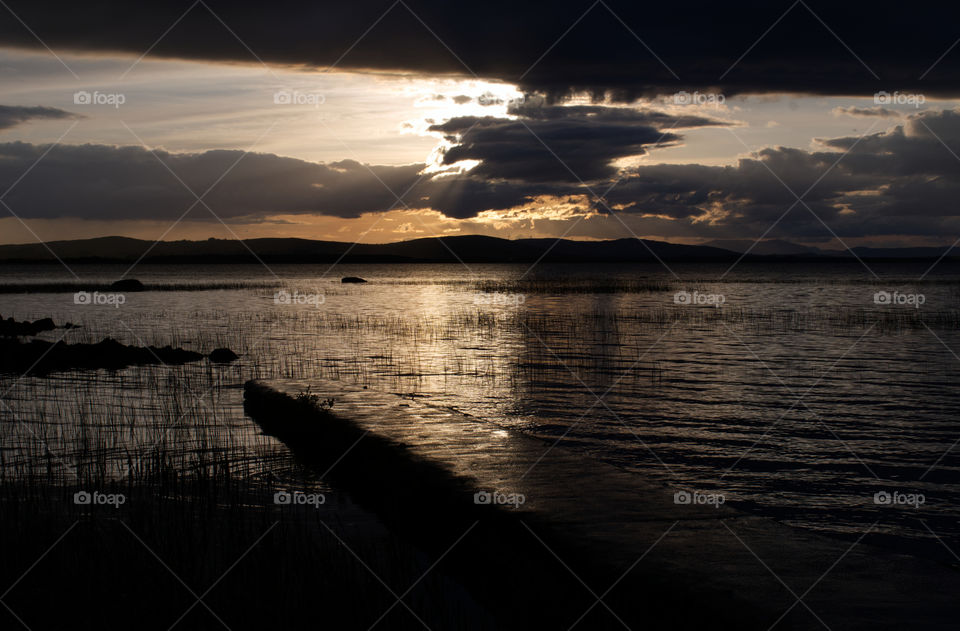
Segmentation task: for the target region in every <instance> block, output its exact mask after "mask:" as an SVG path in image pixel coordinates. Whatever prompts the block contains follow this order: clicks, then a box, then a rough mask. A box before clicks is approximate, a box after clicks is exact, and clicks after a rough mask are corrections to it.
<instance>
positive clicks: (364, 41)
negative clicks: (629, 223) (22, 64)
mask: <svg viewBox="0 0 960 631" xmlns="http://www.w3.org/2000/svg"><path fill="white" fill-rule="evenodd" d="M8 5H9V7H10V9H12V11H13V12H15V13H16V15H17V16H19V17H20V18H21V19H22V20H23V22H24V23H26V24H27V25H29V27H30V29H31V30H32V31H33V32H34V33H36V35H37V37H39V38H41V39H43V41H44V42H45V43H46V44H48V45H50V46H51V47H52V48H54V49H55V50H58V51H63V50H67V49H80V50H88V51H89V50H94V51H122V52H126V53H129V54H132V55H140V54H141V53H143V52H144V51H147V50H148V49H150V48H151V46H152V45H153V44H154V43H155V42H157V40H158V38H160V40H159V42H157V43H156V46H155V47H153V48H152V49H151V54H152V55H157V56H166V57H175V58H190V59H211V60H231V61H254V59H253V55H252V54H251V52H250V51H253V53H255V54H256V55H257V56H258V57H260V58H261V59H263V60H265V61H267V62H275V63H286V64H297V65H299V64H303V65H308V66H313V65H315V66H320V67H326V66H329V65H331V64H333V63H337V64H338V67H340V68H347V69H350V68H354V69H356V68H372V69H382V70H407V71H415V72H424V73H446V72H455V73H464V72H467V71H466V70H465V69H464V64H465V65H466V66H467V67H469V68H470V69H471V71H473V72H476V73H477V74H478V75H480V76H483V77H489V78H499V79H503V80H506V81H510V82H518V81H519V82H521V85H522V86H523V87H524V88H526V89H528V90H531V91H538V92H543V93H547V94H550V95H552V96H553V97H559V96H562V95H564V94H567V93H568V92H569V91H570V90H573V89H584V90H588V91H591V92H593V93H594V94H597V95H599V94H603V93H606V94H608V95H613V96H614V97H616V98H619V99H631V98H633V97H636V96H638V95H649V94H652V93H659V94H664V93H672V92H674V91H676V90H680V89H686V88H690V87H694V88H695V87H703V86H716V87H718V88H719V89H721V90H722V91H724V92H725V93H726V94H728V95H729V94H734V93H740V92H782V91H798V92H812V93H829V94H844V95H866V94H872V93H874V92H877V91H880V90H887V91H889V90H891V89H898V90H912V91H921V92H925V93H927V94H930V95H932V94H951V95H957V94H960V53H958V52H957V51H953V52H952V53H950V54H947V55H945V56H943V55H944V53H945V52H946V51H947V50H948V49H949V48H950V46H951V45H952V44H953V43H954V42H955V41H956V38H957V33H956V29H955V24H956V19H955V17H956V16H955V13H954V7H953V6H952V5H951V4H950V3H933V4H931V3H928V4H927V5H924V6H923V8H922V10H920V9H919V8H916V7H907V6H904V5H903V4H902V3H893V2H867V1H865V0H853V1H851V2H842V3H838V2H828V1H827V0H807V1H806V2H799V3H791V2H775V3H757V2H740V3H728V2H716V1H715V0H694V1H693V2H684V3H682V4H678V3H646V2H643V3H641V2H634V1H630V0H607V1H606V2H605V3H590V2H582V3H579V2H577V3H574V2H567V3H558V2H553V1H551V2H515V1H514V0H509V1H507V0H490V1H488V2H483V3H457V2H449V1H446V0H430V1H424V0H408V1H407V2H406V4H404V3H396V4H394V3H392V2H391V0H355V1H354V2H350V3H302V2H293V1H291V0H278V1H276V2H270V3H262V2H252V1H237V0H207V2H206V4H204V3H198V4H195V5H194V4H192V3H191V2H190V1H189V0H185V1H183V2H166V1H164V2H161V1H160V0H147V1H145V2H137V3H130V2H121V1H120V0H100V1H97V2H91V3H84V4H83V5H82V9H81V8H80V5H77V3H75V2H67V1H66V0H51V1H47V2H35V1H33V0H9V2H8ZM191 6H192V7H193V8H192V9H191V10H190V11H189V13H188V14H187V15H186V16H185V17H183V19H182V20H180V21H179V22H177V20H178V19H179V18H181V16H183V14H184V12H185V11H187V9H188V8H190V7H191ZM207 6H209V7H210V9H211V10H212V11H213V12H214V13H215V14H216V17H214V15H212V14H211V13H210V12H209V11H208V10H207ZM407 7H409V10H408V8H407ZM588 9H589V11H588ZM388 10H389V11H388ZM411 11H412V12H413V13H411ZM385 12H386V15H384V13H385ZM585 12H587V13H586V15H584V13H585ZM414 14H415V15H414ZM891 16H896V19H891ZM381 18H382V19H381ZM221 20H222V23H221ZM378 20H379V21H378ZM421 20H422V22H421ZM578 20H579V21H578ZM175 23H176V25H175V26H173V27H172V28H171V29H170V31H169V33H167V34H166V35H164V32H165V31H166V30H167V29H168V28H169V27H171V25H174V24H175ZM225 24H226V26H225ZM574 24H575V26H574ZM371 26H372V28H371ZM227 27H229V30H228V28H227ZM571 27H573V28H571ZM368 29H369V33H367V34H366V35H365V36H364V33H366V32H367V31H368ZM568 29H569V31H568ZM231 31H232V33H231ZM768 31H769V32H768ZM234 34H235V36H234ZM434 34H435V35H436V37H434ZM161 35H164V36H163V37H162V38H161ZM361 36H363V37H362V38H361ZM37 37H34V35H33V34H32V33H31V32H30V30H28V29H27V28H25V27H24V26H23V24H21V23H20V21H19V20H16V19H12V18H10V16H8V19H4V20H0V43H2V44H6V45H16V46H29V47H34V48H38V49H42V45H41V44H40V43H39V41H38V39H37ZM437 38H439V39H440V40H442V43H441V42H440V41H438V39H437ZM238 39H239V40H241V41H242V43H241V41H238ZM358 39H359V40H360V41H359V42H358V41H357V40H358ZM354 44H356V45H354ZM248 47H249V50H248ZM448 47H449V48H448ZM451 51H452V52H451ZM941 56H943V59H942V60H940V61H939V62H938V63H936V65H935V67H934V68H933V69H932V70H930V71H929V72H928V69H929V68H930V67H931V66H934V63H935V62H937V60H938V58H940V57H941ZM461 60H462V62H463V63H461ZM812 69H815V71H812Z"/></svg>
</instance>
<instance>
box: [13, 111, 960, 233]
mask: <svg viewBox="0 0 960 631" xmlns="http://www.w3.org/2000/svg"><path fill="white" fill-rule="evenodd" d="M545 111H546V112H547V113H545V114H543V115H542V116H540V117H539V118H534V117H533V115H532V114H531V115H530V116H531V117H530V118H524V119H523V120H524V122H526V123H527V124H529V125H531V126H533V125H539V126H541V128H540V130H541V132H542V133H544V135H546V136H549V141H548V142H551V143H552V144H553V145H555V146H558V147H561V150H567V149H569V150H570V151H572V152H574V153H575V149H576V147H577V146H578V144H577V143H580V144H583V145H585V146H586V147H593V146H597V145H599V146H601V147H608V148H607V149H605V150H604V151H602V152H600V153H595V152H593V150H590V151H588V155H589V159H584V160H580V159H579V158H576V157H574V159H572V162H573V166H572V168H581V169H582V170H583V173H585V174H586V175H585V176H581V177H584V178H586V177H588V176H596V177H597V180H595V181H589V182H588V184H589V188H588V187H585V186H584V185H582V184H581V183H580V182H579V181H578V180H576V178H573V177H571V176H569V173H567V172H566V170H565V169H562V170H560V169H553V168H552V167H550V166H548V164H549V160H548V159H547V158H545V157H543V156H542V155H540V154H536V155H534V153H533V147H535V145H533V144H531V143H530V142H529V141H528V140H526V138H532V136H531V135H530V133H529V131H527V130H526V129H522V130H521V129H519V128H518V127H517V126H518V125H520V126H521V127H522V124H521V123H520V122H518V121H515V120H508V119H499V118H492V117H489V118H480V119H470V120H461V119H454V120H452V121H449V122H448V123H446V124H444V125H441V126H437V128H438V129H442V130H443V131H444V133H449V134H450V135H451V137H453V138H457V139H458V142H459V143H460V144H458V145H455V146H454V148H453V149H451V150H449V151H448V155H449V153H450V152H459V154H456V153H455V154H454V159H451V160H453V161H455V160H456V159H461V158H464V157H471V156H473V158H474V159H479V160H481V163H480V165H479V166H478V167H476V168H474V169H472V170H470V171H468V172H466V173H443V174H426V173H425V172H424V168H425V166H426V165H424V164H412V165H403V166H382V165H363V164H360V163H358V162H355V161H351V160H345V161H340V162H332V163H325V164H317V163H312V162H306V161H302V160H297V159H293V158H284V157H279V156H276V155H272V154H261V153H255V154H248V155H244V154H243V153H242V152H240V151H224V150H217V151H207V152H204V153H195V154H174V153H167V152H161V151H158V152H157V155H156V156H154V155H153V154H151V153H150V152H149V151H148V150H146V149H143V148H141V147H115V146H104V145H82V146H69V145H61V146H56V147H54V148H52V149H50V150H49V152H48V153H47V155H46V157H44V158H43V159H42V160H39V161H38V158H40V156H41V155H43V153H44V152H45V151H47V149H48V147H47V146H41V145H32V144H26V143H21V142H16V143H6V144H0V189H3V190H5V189H6V188H7V187H9V186H10V185H12V184H13V183H14V182H17V180H18V178H20V176H21V175H22V174H24V173H27V175H26V176H25V177H23V179H21V180H20V181H19V183H17V184H16V186H15V187H14V188H13V190H12V192H10V193H9V194H8V195H7V196H6V197H5V202H6V203H8V204H9V205H10V207H11V208H12V210H13V211H14V212H15V213H17V214H18V215H19V216H21V217H23V218H57V217H75V218H86V219H108V220H117V219H131V220H137V219H153V220H158V219H159V220H172V219H175V218H177V217H179V216H180V215H181V214H182V213H183V212H184V211H186V209H187V208H189V207H190V206H191V204H193V203H194V197H193V196H192V195H191V194H190V193H189V192H188V191H187V190H185V189H184V187H183V185H182V184H181V183H180V182H179V181H178V180H177V178H178V177H179V178H182V179H183V181H184V182H185V183H186V184H187V185H188V186H189V187H190V188H191V189H193V191H195V192H196V193H197V194H203V193H204V192H205V191H206V190H207V189H208V188H210V187H211V186H212V187H213V188H212V190H210V192H209V193H208V194H207V195H206V197H205V201H206V202H207V203H208V204H209V205H210V207H211V208H212V209H213V211H214V212H215V213H216V214H217V215H218V216H219V217H222V218H223V219H224V220H230V221H235V222H236V221H245V222H255V221H263V220H267V219H269V218H271V217H273V216H275V215H283V214H297V213H311V214H319V215H328V216H336V217H343V218H352V217H357V216H359V215H361V214H363V213H368V212H372V213H376V212H383V211H386V210H388V209H390V208H392V207H393V208H411V209H428V208H429V209H434V210H437V211H439V212H441V213H443V214H445V215H446V216H448V217H453V218H460V219H468V218H471V217H474V216H476V215H477V214H478V213H480V212H483V211H485V210H498V209H508V208H515V207H517V206H521V205H524V204H527V203H529V202H532V201H534V200H536V199H537V198H538V197H541V196H554V197H560V198H568V199H581V200H593V201H591V202H586V201H584V202H582V203H584V204H586V203H591V204H593V205H594V208H596V209H597V210H599V211H600V212H601V213H608V212H611V210H610V209H613V211H614V212H617V213H622V216H624V217H627V218H629V220H630V221H632V222H634V224H633V225H635V226H636V227H637V229H640V230H642V231H643V234H658V235H662V236H663V237H667V238H669V237H678V236H685V237H687V236H697V237H716V238H719V237H736V238H743V237H745V236H747V237H759V236H761V235H762V234H764V233H765V232H766V231H767V229H768V228H769V227H770V226H772V225H773V224H774V223H775V222H779V223H777V225H776V227H774V228H773V229H772V230H771V231H770V232H769V233H767V236H768V237H771V238H773V237H778V238H788V239H804V240H808V241H814V240H818V239H824V240H826V239H829V238H831V236H832V234H833V233H836V234H838V235H840V236H841V237H844V238H849V237H866V236H878V235H917V236H932V237H936V236H941V237H942V236H944V235H951V234H953V235H955V234H957V233H958V232H960V221H958V218H960V212H958V209H957V206H956V200H957V199H960V177H958V174H960V158H958V157H957V156H956V155H954V153H955V152H957V151H958V150H960V112H957V111H949V110H948V111H941V112H937V111H924V112H920V113H917V114H914V115H913V116H911V117H910V118H908V119H907V120H905V121H904V122H903V124H901V125H897V126H895V127H893V128H892V129H889V130H887V131H884V132H880V133H874V134H869V135H866V136H864V137H860V138H858V137H842V138H833V139H826V140H822V141H820V142H821V144H822V146H823V147H824V149H823V150H821V151H807V150H801V149H796V148H787V147H776V148H767V149H764V150H762V151H759V152H757V153H755V154H753V155H751V156H750V157H746V158H742V159H740V160H739V161H738V163H737V164H735V165H730V166H706V165H698V164H652V165H644V166H639V167H632V168H629V169H625V170H621V171H617V172H614V171H613V169H612V167H610V166H609V160H610V159H611V158H613V157H615V156H617V155H620V153H621V151H626V150H627V149H629V150H630V151H637V150H638V149H641V150H642V147H643V146H645V143H649V142H651V141H650V140H649V138H650V137H651V136H650V134H652V133H654V132H658V131H659V130H658V128H654V127H650V126H648V125H646V124H645V123H646V122H648V121H650V120H651V118H650V116H653V119H656V120H657V122H658V123H660V124H662V123H663V122H665V121H662V120H659V119H657V117H658V116H660V115H659V114H652V115H644V114H628V113H625V112H608V111H606V110H604V109H600V110H596V112H597V115H598V116H599V120H602V121H606V122H604V123H603V124H601V125H599V126H598V127H597V128H592V129H591V133H592V134H594V136H596V135H598V134H599V135H602V136H603V137H604V138H608V137H609V138H608V140H607V141H605V142H602V143H584V137H585V136H584V130H583V127H582V126H583V118H584V112H580V113H579V114H578V113H576V111H574V112H573V113H572V114H571V115H570V116H563V115H561V114H560V113H557V112H554V111H552V110H549V109H548V110H545ZM588 111H591V112H592V111H594V107H593V106H591V107H590V109H589V110H588ZM644 116H646V118H644ZM621 119H626V120H628V121H630V123H629V124H626V125H625V124H624V123H623V121H622V120H621ZM684 124H687V123H684ZM471 126H472V127H471ZM611 130H616V134H614V133H611ZM638 130H639V131H638ZM521 132H522V134H523V135H521ZM475 134H476V135H475ZM640 134H643V135H642V136H641V135H640ZM614 136H619V137H620V139H619V140H614V139H613V137H614ZM624 138H625V139H624ZM638 138H639V140H638ZM610 146H612V147H613V148H612V149H611V148H609V147H610ZM584 151H587V149H584ZM528 153H529V155H528ZM548 155H549V154H548ZM157 157H159V158H160V159H161V160H163V163H165V164H166V165H168V166H169V168H170V171H173V173H174V174H176V176H175V175H174V174H172V173H171V172H170V171H168V170H167V168H166V167H165V166H164V164H161V162H160V161H158V160H157ZM550 158H551V159H552V160H553V162H554V163H556V164H559V162H557V160H556V158H553V157H552V156H550ZM34 163H36V164H35V166H33V168H32V170H31V165H34ZM521 163H529V164H527V165H526V166H525V165H524V164H521ZM232 165H235V166H232ZM28 171H29V172H28ZM225 172H227V175H225V176H224V177H223V178H222V180H220V181H219V182H218V178H220V176H221V174H223V173H225ZM608 176H613V177H612V178H611V179H606V178H607V177H608ZM608 184H614V185H613V188H612V189H610V190H609V192H607V193H606V194H605V196H604V199H603V200H602V201H597V200H596V199H595V195H597V194H603V193H604V192H605V191H607V189H608ZM388 189H389V190H388ZM394 193H396V194H397V195H403V201H402V202H398V201H397V199H396V197H395V196H394ZM794 194H796V195H801V196H803V200H804V201H803V203H802V204H801V203H798V202H797V200H796V197H795V196H794ZM575 196H576V197H575ZM791 208H792V210H790V209H791ZM584 210H586V208H584ZM788 210H789V212H788ZM188 219H191V220H197V219H199V220H206V221H210V220H211V219H212V217H211V216H210V215H209V213H208V211H207V210H206V209H205V208H203V207H202V206H198V207H196V208H195V209H194V210H193V211H192V212H191V213H190V215H189V216H188ZM824 224H826V226H825V225H824Z"/></svg>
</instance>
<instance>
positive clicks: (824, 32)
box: [0, 0, 960, 248]
mask: <svg viewBox="0 0 960 631" xmlns="http://www.w3.org/2000/svg"><path fill="white" fill-rule="evenodd" d="M516 4H517V3H500V2H493V3H484V4H483V5H482V6H480V5H478V6H475V7H461V8H460V9H456V8H455V7H454V6H453V4H452V3H439V2H427V3H416V2H400V1H395V2H392V3H391V2H371V1H367V0H361V1H358V2H354V3H351V4H350V5H349V6H346V7H345V6H341V5H324V4H323V3H320V4H314V5H311V6H310V7H309V8H304V7H302V6H299V5H297V4H296V3H286V2H281V3H279V4H273V3H272V4H271V5H270V6H269V7H265V6H264V5H263V4H262V3H261V4H255V3H250V4H248V3H244V2H233V3H226V2H213V1H210V2H205V1H202V0H197V1H195V2H193V3H190V2H186V3H182V4H180V5H178V4H175V3H159V2H158V3H151V2H146V3H142V4H138V5H137V7H135V8H131V7H130V6H127V5H126V4H122V3H113V2H110V1H104V2H99V3H95V4H94V5H91V7H90V9H89V10H87V11H83V12H77V11H75V10H74V11H71V10H70V9H71V8H72V5H68V4H66V3H62V4H61V3H58V2H47V3H26V2H10V3H8V4H7V5H4V7H2V8H0V13H3V12H4V11H6V15H5V16H4V18H5V19H4V20H0V243H29V242H35V241H37V240H43V241H54V240H60V239H73V238H87V237H95V236H107V235H123V236H130V237H137V238H142V239H148V240H157V239H162V240H173V239H205V238H209V237H216V238H254V237H291V236H292V237H303V238H315V239H326V240H337V241H361V242H368V243H376V242H389V241H397V240H402V239H409V238H417V237H429V236H445V235H461V234H487V235H494V236H501V237H506V238H524V237H565V238H575V239H617V238H625V237H642V238H651V239H659V240H667V241H672V242H678V243H703V242H709V241H711V240H714V239H744V240H749V241H753V240H756V239H761V238H767V239H773V238H776V239H786V240H790V241H794V242H797V243H803V244H808V245H816V246H819V247H825V248H842V247H850V246H854V245H874V246H905V245H949V244H951V243H953V242H954V241H955V240H956V238H957V236H958V235H960V230H958V228H960V221H958V220H957V214H958V213H957V204H956V199H957V198H958V193H960V184H958V177H957V176H958V174H960V157H958V156H960V109H958V107H960V81H957V79H958V76H957V75H960V47H957V48H956V49H955V48H954V47H955V46H956V43H957V38H958V37H960V33H954V32H953V30H952V29H951V28H950V27H949V24H950V23H952V21H951V20H948V18H949V16H948V15H944V16H937V15H936V13H935V10H934V11H927V12H926V13H924V14H923V15H920V14H918V13H917V12H914V11H911V10H910V9H909V8H907V7H903V6H901V5H892V8H891V9H890V10H891V11H895V12H896V19H895V20H892V19H890V18H891V13H890V12H888V11H886V9H885V7H884V6H883V5H882V4H881V5H878V4H876V3H870V4H869V5H868V4H866V3H863V4H862V6H859V7H858V6H857V4H858V3H851V4H845V5H844V6H843V7H834V6H832V5H830V4H827V3H815V2H803V1H801V0H797V1H795V2H793V3H789V2H787V3H782V4H776V3H764V4H762V5H761V4H751V3H740V4H739V5H737V6H736V7H731V6H729V5H721V4H720V3H706V2H693V3H685V4H684V5H683V6H682V7H680V6H677V7H664V6H654V7H651V6H637V4H636V3H632V4H631V3H615V2H609V3H608V2H592V3H591V2H587V3H565V4H562V5H556V4H551V5H546V4H540V3H525V4H522V5H520V6H515V5H516ZM41 5H43V6H41ZM681 9H682V10H681Z"/></svg>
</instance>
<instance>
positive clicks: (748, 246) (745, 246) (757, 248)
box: [703, 239, 835, 256]
mask: <svg viewBox="0 0 960 631" xmlns="http://www.w3.org/2000/svg"><path fill="white" fill-rule="evenodd" d="M703 245H708V246H710V247H714V248H722V249H724V250H730V251H732V252H740V253H741V254H742V253H744V252H747V251H749V252H750V254H758V255H761V256H801V255H810V256H818V255H820V254H828V255H829V254H835V252H831V251H826V250H821V249H820V248H811V247H808V246H806V245H798V244H796V243H790V242H789V241H783V240H781V239H769V240H764V241H760V242H757V241H755V240H753V239H717V240H714V241H707V242H706V243H704V244H703Z"/></svg>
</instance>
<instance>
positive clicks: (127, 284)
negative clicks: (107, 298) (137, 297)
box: [110, 278, 146, 291]
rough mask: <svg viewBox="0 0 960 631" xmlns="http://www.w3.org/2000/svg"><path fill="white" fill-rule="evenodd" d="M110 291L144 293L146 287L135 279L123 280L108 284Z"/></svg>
mask: <svg viewBox="0 0 960 631" xmlns="http://www.w3.org/2000/svg"><path fill="white" fill-rule="evenodd" d="M110 289H113V290H115V291H144V290H145V289H146V287H144V286H143V283H141V282H140V281H138V280H137V279H136V278H124V279H122V280H118V281H116V282H114V283H111V284H110Z"/></svg>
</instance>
